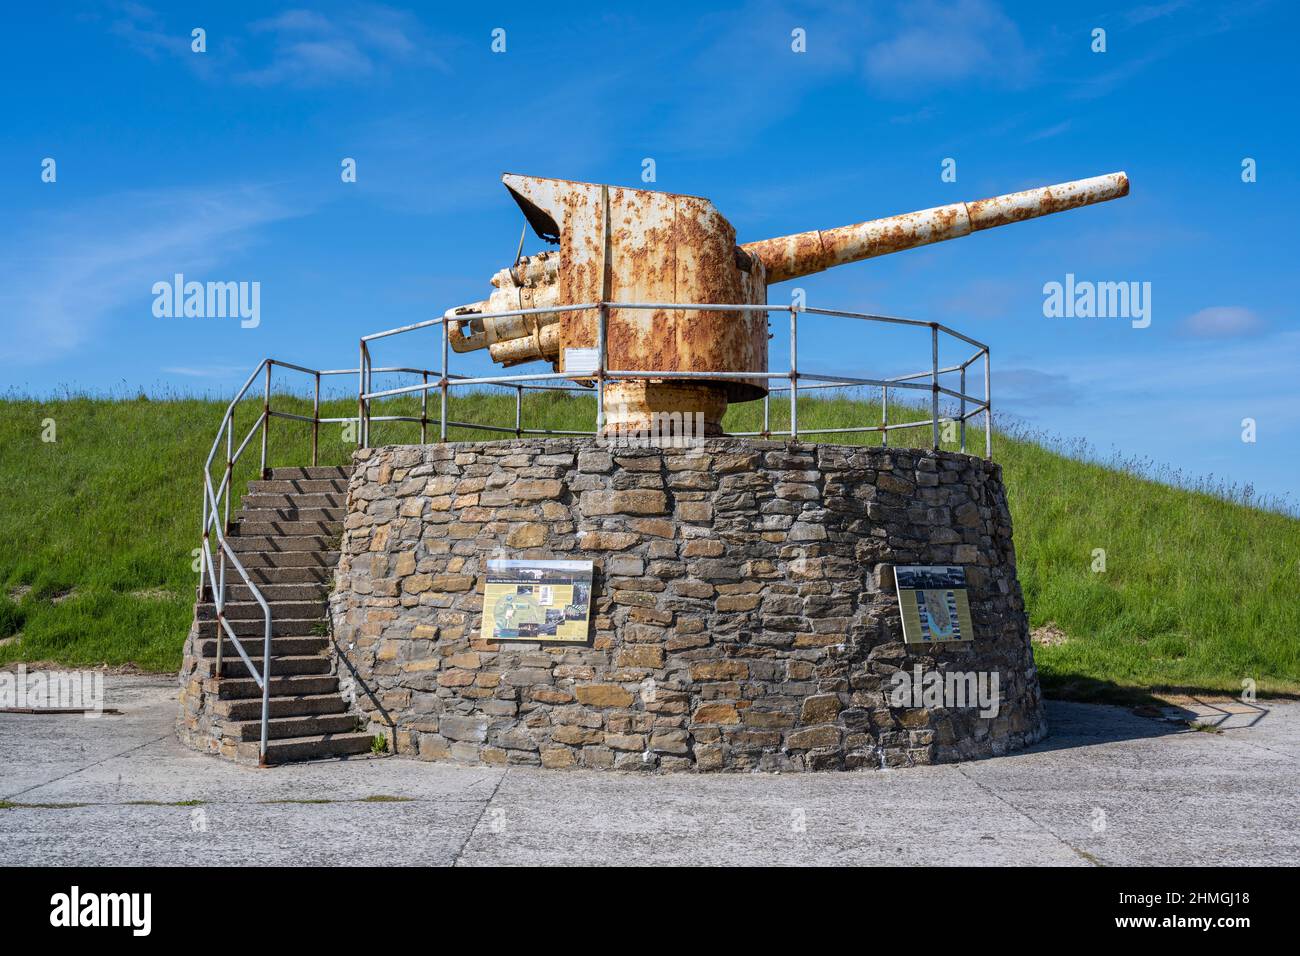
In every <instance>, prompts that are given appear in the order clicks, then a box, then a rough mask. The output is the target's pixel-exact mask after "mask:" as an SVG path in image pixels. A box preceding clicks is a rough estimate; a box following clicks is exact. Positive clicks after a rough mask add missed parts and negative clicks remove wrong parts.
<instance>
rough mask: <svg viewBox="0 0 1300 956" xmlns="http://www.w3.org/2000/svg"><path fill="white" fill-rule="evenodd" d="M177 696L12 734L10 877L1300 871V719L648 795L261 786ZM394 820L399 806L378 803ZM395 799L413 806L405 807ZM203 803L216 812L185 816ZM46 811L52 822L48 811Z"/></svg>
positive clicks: (1064, 706)
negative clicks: (226, 870) (554, 870)
mask: <svg viewBox="0 0 1300 956" xmlns="http://www.w3.org/2000/svg"><path fill="white" fill-rule="evenodd" d="M175 697H176V686H175V683H174V681H172V680H171V679H170V678H169V677H164V678H160V677H157V676H150V677H131V676H111V675H110V678H109V699H110V703H109V706H116V707H119V708H120V709H122V710H123V714H122V716H120V717H107V716H105V717H102V718H99V719H97V720H87V719H85V718H81V717H68V716H59V717H54V716H36V715H18V714H0V754H2V755H3V759H2V760H0V799H2V800H6V801H9V804H8V805H7V806H8V808H6V809H0V839H3V840H4V841H5V845H6V847H7V848H8V849H9V851H10V852H9V854H8V856H7V858H8V859H10V860H16V861H21V862H30V863H65V864H78V865H97V864H110V863H128V864H130V863H142V864H158V865H181V864H193V865H204V864H215V863H235V864H241V865H260V864H274V863H289V864H303V863H320V864H337V865H356V864H359V863H374V864H381V865H403V864H434V865H470V866H481V865H494V864H507V865H509V864H525V863H529V864H584V863H587V864H595V863H610V864H628V863H640V864H656V865H662V864H709V863H719V864H790V865H803V864H818V863H820V864H831V865H840V864H851V865H862V864H895V865H914V864H961V863H970V864H993V865H1000V864H1009V865H1023V864H1043V865H1067V866H1068V865H1085V866H1086V865H1095V864H1138V865H1145V864H1176V865H1186V864H1215V863H1219V864H1229V865H1259V864H1277V863H1280V864H1294V863H1295V862H1296V861H1297V860H1300V822H1298V821H1300V759H1298V758H1297V753H1296V749H1297V748H1296V740H1297V739H1298V738H1300V733H1297V731H1300V705H1298V704H1296V703H1294V702H1287V701H1284V702H1277V701H1266V702H1264V703H1263V704H1261V706H1262V707H1263V708H1264V709H1265V710H1266V713H1265V714H1264V716H1263V717H1261V718H1259V719H1257V720H1254V721H1253V722H1252V723H1251V724H1249V725H1248V726H1236V727H1229V728H1227V729H1224V730H1219V731H1212V732H1198V731H1195V730H1192V729H1190V728H1188V727H1187V725H1186V724H1184V723H1179V722H1173V721H1169V720H1163V719H1158V718H1157V719H1153V718H1149V717H1142V716H1138V715H1135V714H1134V713H1132V712H1131V711H1129V710H1126V709H1123V708H1117V707H1106V706H1097V705H1088V704H1073V703H1061V702H1049V705H1048V719H1049V722H1050V725H1051V729H1052V735H1051V736H1050V737H1049V738H1048V739H1047V740H1045V741H1043V742H1042V743H1040V744H1038V745H1037V746H1035V747H1033V748H1030V749H1029V750H1026V751H1021V752H1018V753H1016V754H1013V755H1009V756H1006V757H1000V758H995V759H990V760H981V761H975V762H970V763H964V764H948V765H944V766H938V767H918V768H914V769H910V770H892V771H884V770H870V771H862V772H858V773H842V774H836V773H830V774H787V775H780V776H778V775H751V774H745V775H739V774H736V775H732V774H726V775H716V776H715V775H695V774H683V775H663V776H650V775H636V774H615V773H597V772H591V771H571V772H550V771H545V770H539V769H526V768H511V769H509V770H504V769H496V768H469V767H457V766H452V765H447V764H432V763H424V762H420V761H415V760H407V759H399V758H391V757H388V758H370V757H364V758H354V759H350V760H329V761H320V762H315V763H307V764H295V765H289V766H285V767H277V768H273V769H267V770H263V769H257V768H252V767H245V766H240V765H236V764H231V763H228V762H225V761H222V760H218V759H216V758H213V757H207V756H203V755H200V754H196V753H194V752H192V751H190V750H187V749H186V748H184V747H182V746H181V745H180V743H179V742H178V741H177V740H176V739H175V737H174V736H173V733H172V721H173V719H174V716H175V707H176V699H175ZM376 798H379V799H376ZM385 798H400V799H396V800H392V799H385ZM191 801H197V802H198V805H195V806H187V805H183V804H185V803H188V802H191ZM41 805H43V806H41Z"/></svg>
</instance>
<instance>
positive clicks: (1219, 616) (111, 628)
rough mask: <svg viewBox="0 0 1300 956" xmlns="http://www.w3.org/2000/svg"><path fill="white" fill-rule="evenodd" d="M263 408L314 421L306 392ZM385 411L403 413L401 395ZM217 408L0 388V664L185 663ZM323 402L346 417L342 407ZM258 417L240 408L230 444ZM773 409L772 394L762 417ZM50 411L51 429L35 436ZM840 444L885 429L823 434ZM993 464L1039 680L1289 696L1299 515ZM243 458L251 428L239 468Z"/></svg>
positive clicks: (922, 440) (495, 402)
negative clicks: (38, 397) (1006, 509)
mask: <svg viewBox="0 0 1300 956" xmlns="http://www.w3.org/2000/svg"><path fill="white" fill-rule="evenodd" d="M273 404H274V407H275V408H277V409H283V410H286V411H293V412H297V413H299V414H310V403H309V402H308V401H307V400H305V399H303V398H295V397H292V396H277V397H276V398H275V400H274V403H273ZM433 405H434V403H431V407H432V406H433ZM390 407H391V408H398V407H400V408H402V409H403V411H402V412H401V413H403V414H409V413H411V412H412V411H413V409H414V403H412V402H409V401H406V402H401V403H397V404H396V405H393V406H390ZM224 408H225V404H224V403H221V402H217V401H206V400H200V399H169V400H156V399H154V400H151V399H146V398H140V399H116V400H114V399H91V398H80V397H69V398H66V399H62V400H57V401H44V402H42V401H33V400H27V399H19V398H10V399H4V400H0V448H3V449H4V453H3V456H2V457H0V495H2V497H0V663H5V662H12V661H16V660H26V661H57V662H60V663H63V664H68V665H90V664H99V663H107V664H125V663H134V664H136V665H138V666H140V667H142V668H145V669H148V670H159V671H170V670H174V669H176V668H177V667H178V666H179V664H180V656H181V645H182V642H183V640H184V637H185V633H186V630H187V628H188V625H189V620H190V616H191V613H192V602H193V593H194V584H195V581H196V574H195V571H194V567H195V565H194V561H195V558H194V549H195V548H196V546H197V545H198V536H199V528H200V497H199V492H200V488H201V484H200V482H201V472H200V468H201V465H202V462H203V460H204V458H205V457H206V455H207V453H208V449H209V448H210V446H211V442H212V439H213V437H214V436H215V434H216V428H217V424H218V422H219V421H220V419H221V415H222V412H223V411H224ZM760 408H761V406H760V405H758V404H756V403H752V404H750V405H743V406H736V407H733V409H732V410H731V411H730V412H729V413H728V418H727V422H726V427H727V428H728V429H730V430H736V431H744V430H756V429H757V428H758V417H759V415H760V414H761V411H760ZM322 410H323V413H324V414H326V415H328V416H331V417H342V416H345V415H348V414H354V413H355V404H354V402H352V401H349V400H346V399H340V400H338V401H331V402H326V403H324V404H323V407H322ZM259 411H260V407H259V405H258V404H257V403H254V402H248V403H245V405H244V406H243V407H241V409H240V411H239V417H238V419H237V423H236V442H238V441H239V440H240V439H241V438H242V436H243V434H244V433H245V432H246V431H247V429H248V428H249V427H250V425H251V424H252V423H253V422H254V421H255V420H256V416H257V414H258V412H259ZM787 411H788V406H786V405H785V404H783V403H782V402H777V401H774V402H773V403H772V425H773V427H783V425H784V422H785V420H786V418H785V413H786V412H787ZM390 413H392V412H390ZM376 414H378V413H377V412H376ZM878 415H879V411H878V406H875V405H871V404H863V403H860V402H857V401H852V400H850V399H848V398H828V399H824V400H819V401H807V402H806V403H805V401H804V400H801V401H800V406H799V419H800V427H801V428H813V427H842V426H845V425H850V424H855V423H870V422H875V421H876V420H877V419H878ZM513 416H514V399H513V397H512V396H508V395H496V396H487V395H475V396H473V397H472V398H471V397H468V396H466V397H464V398H460V399H453V407H452V416H451V417H453V418H455V419H458V420H463V421H475V422H492V423H496V424H502V425H504V424H512V423H513ZM915 417H918V418H919V417H921V414H920V413H918V414H917V415H916V416H915ZM525 419H526V421H527V423H528V424H530V425H534V426H540V427H552V428H578V427H587V428H590V426H591V422H592V420H593V419H594V409H593V405H592V403H591V401H590V400H589V399H583V398H576V397H575V398H565V397H561V398H560V399H559V400H557V399H556V398H555V397H553V396H543V395H538V396H530V397H529V399H528V400H527V401H526V402H525ZM903 420H906V419H903ZM51 421H52V423H53V437H54V439H55V440H54V441H44V440H42V438H43V433H44V434H45V436H46V437H49V432H50V422H51ZM431 434H432V432H431ZM309 436H310V426H308V425H306V424H304V423H300V422H293V421H287V420H274V421H272V423H271V433H270V452H271V454H270V458H271V464H273V465H291V464H292V465H298V464H305V463H307V462H308V460H309V456H310V437H309ZM343 437H344V436H343V433H342V426H340V425H337V424H335V425H323V426H321V434H320V442H321V444H320V449H321V450H320V462H321V464H338V463H344V462H346V461H347V460H348V456H349V454H350V451H351V448H352V446H351V445H350V444H345V443H344V441H343ZM452 437H453V438H477V439H480V440H481V439H482V438H483V437H485V433H482V432H469V431H464V432H454V433H453V435H452ZM853 439H856V440H861V441H868V442H871V443H876V442H878V440H879V439H878V436H875V435H871V436H833V440H835V441H845V440H853ZM372 440H373V443H374V444H382V443H385V442H394V441H414V440H418V427H417V426H415V425H410V424H403V423H388V424H376V425H375V426H374V430H373V433H372ZM928 440H929V430H928V429H924V430H921V429H918V430H916V431H915V432H912V431H911V430H906V431H900V432H897V433H894V434H893V435H891V443H893V444H900V445H907V444H915V445H925V444H927V443H928ZM982 442H983V433H982V431H981V432H979V433H978V436H975V435H973V436H972V443H971V444H972V447H975V448H979V447H982ZM949 447H951V446H949ZM1067 451H1069V450H1067ZM1074 451H1076V452H1077V449H1075V450H1074ZM993 457H994V459H995V460H996V461H998V462H1000V463H1001V464H1002V465H1003V469H1004V477H1005V480H1006V484H1007V488H1008V494H1009V496H1010V503H1011V511H1012V515H1013V518H1014V522H1015V538H1016V548H1017V555H1018V560H1019V573H1020V581H1021V584H1022V586H1023V588H1024V592H1025V599H1026V601H1027V603H1028V607H1029V613H1030V620H1031V625H1032V626H1033V627H1035V628H1042V629H1043V630H1044V632H1045V633H1048V634H1050V635H1052V643H1051V644H1050V646H1039V647H1037V648H1036V650H1035V653H1036V656H1037V659H1038V661H1039V665H1040V668H1041V671H1042V673H1043V678H1044V681H1045V684H1046V686H1047V688H1048V691H1049V693H1052V694H1055V695H1057V696H1071V697H1076V698H1090V697H1093V698H1110V699H1117V698H1131V697H1132V696H1133V692H1134V691H1136V690H1138V689H1146V688H1155V689H1186V690H1203V691H1225V692H1238V691H1239V690H1240V688H1241V681H1242V680H1243V678H1252V679H1254V680H1255V681H1256V682H1257V684H1258V686H1259V690H1260V692H1261V693H1269V692H1274V693H1295V692H1297V691H1300V639H1297V635H1300V601H1297V599H1296V585H1297V582H1298V581H1300V520H1297V519H1295V518H1293V517H1289V516H1287V515H1284V514H1280V513H1277V512H1274V511H1267V510H1261V509H1259V508H1256V507H1252V506H1251V504H1250V503H1249V501H1248V500H1247V501H1246V502H1243V501H1241V500H1236V501H1233V500H1230V499H1231V497H1232V493H1231V490H1230V489H1221V488H1220V489H1209V490H1194V489H1188V488H1184V487H1172V486H1169V485H1165V484H1160V483H1157V482H1154V481H1151V480H1148V479H1146V478H1144V477H1142V476H1141V475H1139V474H1136V473H1135V469H1133V468H1125V467H1122V466H1120V467H1103V466H1102V465H1098V464H1092V463H1088V462H1086V461H1083V460H1081V459H1080V458H1079V457H1078V455H1077V454H1069V453H1066V452H1063V451H1061V450H1054V449H1052V448H1050V447H1047V446H1046V445H1045V444H1043V443H1041V442H1039V441H1034V440H1030V439H1029V438H1027V437H1025V436H1014V435H1009V434H1004V433H998V434H996V435H995V437H994V447H993ZM256 459H257V443H256V440H254V442H253V443H252V444H251V445H250V451H249V453H247V454H246V455H245V460H244V461H243V462H241V474H240V475H239V477H240V479H241V481H242V480H247V479H248V478H250V477H252V475H253V471H254V470H255V468H256ZM241 488H242V485H241ZM1211 492H1213V493H1211ZM1095 549H1103V550H1104V551H1105V570H1104V572H1096V571H1094V570H1092V568H1093V565H1094V561H1095V558H1094V551H1095Z"/></svg>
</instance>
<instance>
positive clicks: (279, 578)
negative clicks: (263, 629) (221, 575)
mask: <svg viewBox="0 0 1300 956" xmlns="http://www.w3.org/2000/svg"><path fill="white" fill-rule="evenodd" d="M249 557H252V555H249ZM240 560H241V561H243V559H242V558H241V559H240ZM244 570H245V571H247V572H248V576H249V577H250V578H252V580H253V583H254V584H256V585H257V586H258V587H259V588H260V587H262V586H263V585H276V584H304V585H319V586H321V587H325V588H328V587H329V586H330V584H331V583H332V582H333V581H334V569H333V568H332V567H316V568H250V567H249V566H248V564H247V563H245V564H244ZM235 577H236V578H238V577H239V574H238V572H236V574H235ZM227 580H229V578H227ZM226 587H227V588H229V587H230V585H229V584H227V585H226ZM240 587H243V585H242V584H241V585H240Z"/></svg>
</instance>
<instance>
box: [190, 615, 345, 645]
mask: <svg viewBox="0 0 1300 956" xmlns="http://www.w3.org/2000/svg"><path fill="white" fill-rule="evenodd" d="M226 623H227V624H229V625H230V629H231V630H232V631H234V632H235V635H236V636H237V637H238V638H239V639H240V640H241V641H242V640H244V638H245V637H256V638H257V639H258V640H259V641H260V640H262V638H263V636H264V630H265V623H264V619H263V618H260V617H257V618H250V619H248V620H243V619H239V618H234V619H227V620H226ZM324 628H325V621H324V620H323V619H321V618H319V617H313V618H298V619H295V618H284V617H276V616H275V615H274V614H273V615H271V639H272V640H274V639H275V638H277V637H324V636H325V631H324ZM218 633H220V634H221V636H223V637H228V635H227V634H226V632H225V631H224V630H221V625H220V624H218V623H217V622H216V621H199V639H200V640H203V639H207V638H213V639H215V638H216V637H217V635H218ZM244 647H245V649H247V647H248V642H247V641H244Z"/></svg>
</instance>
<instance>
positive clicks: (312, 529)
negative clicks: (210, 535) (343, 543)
mask: <svg viewBox="0 0 1300 956" xmlns="http://www.w3.org/2000/svg"><path fill="white" fill-rule="evenodd" d="M342 533H343V522H342V521H253V520H249V519H248V518H246V517H245V516H244V515H243V514H241V515H240V516H239V520H238V521H236V522H234V523H233V527H232V528H231V529H230V535H238V536H239V537H241V538H249V537H257V536H266V537H277V536H280V537H299V536H301V535H309V536H310V535H323V536H325V537H333V536H336V535H341V534H342ZM230 535H227V537H230Z"/></svg>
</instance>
